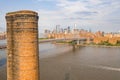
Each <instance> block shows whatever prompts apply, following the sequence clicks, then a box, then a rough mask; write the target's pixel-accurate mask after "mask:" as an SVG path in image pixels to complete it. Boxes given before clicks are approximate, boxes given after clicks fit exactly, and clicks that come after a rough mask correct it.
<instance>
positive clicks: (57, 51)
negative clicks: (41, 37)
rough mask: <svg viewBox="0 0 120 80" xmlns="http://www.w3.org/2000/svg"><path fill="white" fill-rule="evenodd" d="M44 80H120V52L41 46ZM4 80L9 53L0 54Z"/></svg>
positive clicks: (0, 76)
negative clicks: (7, 54)
mask: <svg viewBox="0 0 120 80" xmlns="http://www.w3.org/2000/svg"><path fill="white" fill-rule="evenodd" d="M39 48H40V49H39V56H40V78H41V79H40V80H120V48H102V47H80V48H78V49H76V50H74V49H73V48H72V46H69V45H57V44H52V43H40V44H39ZM0 80H6V50H5V49H1V50H0Z"/></svg>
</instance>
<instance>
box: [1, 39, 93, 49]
mask: <svg viewBox="0 0 120 80" xmlns="http://www.w3.org/2000/svg"><path fill="white" fill-rule="evenodd" d="M61 40H71V41H73V40H77V41H86V40H87V38H62V39H44V40H39V43H45V42H53V41H61ZM90 40H92V38H90ZM5 48H6V44H5V45H0V49H5Z"/></svg>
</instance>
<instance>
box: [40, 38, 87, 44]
mask: <svg viewBox="0 0 120 80" xmlns="http://www.w3.org/2000/svg"><path fill="white" fill-rule="evenodd" d="M61 40H71V41H73V40H79V41H85V40H87V38H61V39H45V40H39V43H44V42H52V41H61Z"/></svg>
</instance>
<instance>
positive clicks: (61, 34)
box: [45, 25, 120, 44]
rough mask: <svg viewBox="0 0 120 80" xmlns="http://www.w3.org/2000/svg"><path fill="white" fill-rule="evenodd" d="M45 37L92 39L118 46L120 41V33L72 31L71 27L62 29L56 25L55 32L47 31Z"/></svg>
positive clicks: (97, 42)
mask: <svg viewBox="0 0 120 80" xmlns="http://www.w3.org/2000/svg"><path fill="white" fill-rule="evenodd" d="M45 36H46V37H47V38H49V39H50V38H54V39H61V38H62V39H63V38H64V39H65V38H66V39H67V38H92V39H93V42H94V43H96V44H99V43H101V42H103V41H108V42H109V43H111V44H116V43H117V42H119V41H120V33H105V32H102V31H97V32H95V33H94V32H91V30H84V29H77V28H76V26H75V27H74V29H71V28H70V27H69V26H68V27H67V28H65V29H62V28H60V25H56V28H55V29H54V30H53V31H50V30H47V29H46V30H45Z"/></svg>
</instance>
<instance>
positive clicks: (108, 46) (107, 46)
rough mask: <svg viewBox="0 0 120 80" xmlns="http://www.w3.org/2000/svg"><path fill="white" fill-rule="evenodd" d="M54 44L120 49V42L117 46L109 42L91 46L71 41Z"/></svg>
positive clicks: (91, 44)
mask: <svg viewBox="0 0 120 80" xmlns="http://www.w3.org/2000/svg"><path fill="white" fill-rule="evenodd" d="M53 43H54V44H61V45H65V44H67V45H73V46H77V47H80V46H82V47H105V48H120V42H118V43H117V44H110V43H108V42H107V41H105V42H101V43H99V44H95V43H90V44H80V45H77V44H76V43H73V42H71V41H56V42H53Z"/></svg>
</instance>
